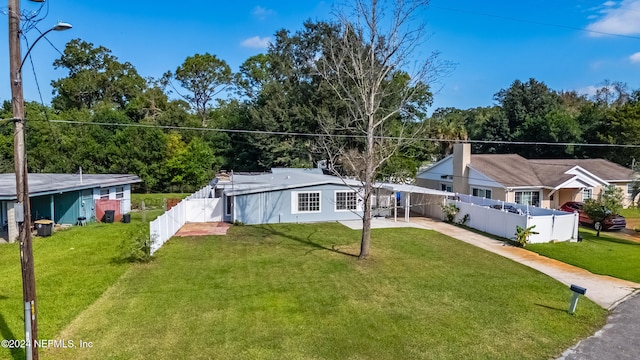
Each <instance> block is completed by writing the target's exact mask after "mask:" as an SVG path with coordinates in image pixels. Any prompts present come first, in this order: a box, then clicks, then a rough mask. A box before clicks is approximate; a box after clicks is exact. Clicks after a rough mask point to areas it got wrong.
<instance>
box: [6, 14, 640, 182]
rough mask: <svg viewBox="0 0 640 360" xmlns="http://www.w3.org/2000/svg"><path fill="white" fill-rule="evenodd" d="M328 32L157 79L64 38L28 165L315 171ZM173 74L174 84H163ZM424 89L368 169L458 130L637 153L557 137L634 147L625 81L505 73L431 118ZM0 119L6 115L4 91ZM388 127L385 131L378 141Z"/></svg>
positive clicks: (314, 30)
mask: <svg viewBox="0 0 640 360" xmlns="http://www.w3.org/2000/svg"><path fill="white" fill-rule="evenodd" d="M338 33H339V31H338V29H337V28H336V25H333V24H330V23H325V22H311V21H309V22H306V23H305V24H304V26H303V28H302V29H301V30H299V31H297V32H295V33H291V32H290V31H287V30H284V29H283V30H280V31H278V32H277V33H276V34H275V40H274V42H273V43H272V44H271V45H270V47H269V48H268V50H267V51H266V52H265V53H264V54H259V55H256V56H252V57H250V58H249V59H247V60H246V61H245V62H244V64H242V66H241V67H240V69H239V71H238V72H237V73H232V72H231V70H230V68H229V66H228V65H227V64H226V62H225V61H224V60H222V59H219V58H217V57H216V56H215V55H210V54H204V55H199V54H195V55H194V56H190V57H188V58H187V59H186V60H185V62H184V63H183V64H181V65H179V66H178V67H177V70H176V71H175V72H174V73H173V74H172V73H169V72H167V76H165V77H163V78H161V79H160V80H154V79H143V78H142V77H141V76H140V75H139V74H138V73H137V71H136V69H135V67H134V65H133V64H130V63H121V62H119V61H118V58H117V57H116V56H114V55H112V54H111V51H110V50H109V49H107V48H105V47H102V46H98V47H95V46H94V45H93V44H91V43H87V42H85V41H82V40H80V39H76V40H72V41H70V42H69V43H68V44H67V46H66V48H65V50H64V53H63V55H62V56H61V57H60V58H59V59H57V60H56V61H55V62H54V66H55V67H57V68H60V69H63V70H66V71H67V75H66V77H63V78H61V79H58V80H55V81H53V82H52V85H53V88H54V97H53V99H52V103H51V106H46V105H41V104H37V103H27V104H26V114H27V149H28V164H29V169H30V171H32V172H63V173H74V172H77V171H78V170H79V168H80V167H81V168H82V169H83V171H84V172H87V173H133V174H137V175H139V176H140V177H141V178H142V179H143V180H144V184H143V186H142V191H180V192H182V191H191V190H193V189H195V188H198V187H200V186H202V185H204V184H206V183H207V182H208V181H209V180H210V179H211V177H212V176H213V175H214V173H215V172H216V171H218V170H219V169H227V170H235V171H264V170H268V169H269V168H271V167H285V166H286V167H310V166H314V165H315V164H316V163H317V162H318V161H319V160H323V159H327V158H328V154H327V153H326V152H325V151H323V149H322V146H318V137H315V136H309V135H304V134H322V133H323V130H322V128H321V126H322V121H321V120H323V119H324V120H326V119H327V118H330V117H335V118H339V117H344V116H348V113H347V111H348V108H347V107H346V106H345V104H344V103H343V101H344V99H341V98H340V96H339V95H338V94H336V92H335V91H333V90H332V89H330V88H329V86H328V85H327V83H326V81H324V78H323V77H321V76H320V75H319V74H318V71H317V67H316V65H317V64H318V61H320V59H321V55H322V54H323V51H325V49H323V44H326V39H327V38H330V37H335V36H337V35H336V34H338ZM167 65H168V66H170V64H167ZM397 70H398V72H396V74H397V75H398V76H399V77H398V78H397V79H390V81H392V82H395V83H397V86H398V87H399V89H398V91H397V92H398V93H399V92H401V91H402V88H403V87H408V86H411V85H409V84H410V81H409V79H405V78H402V76H406V75H402V72H401V69H397ZM169 75H170V76H169ZM171 79H173V80H176V84H173V85H172V86H168V85H171V84H172V82H171ZM175 85H181V86H182V87H181V91H184V94H181V95H183V96H182V98H180V97H178V98H176V97H172V96H170V95H171V94H172V93H173V92H174V91H176V88H175V87H174V86H175ZM220 89H224V91H220ZM424 91H425V97H424V98H425V99H426V100H425V101H422V102H417V103H416V104H413V106H415V109H414V111H412V112H411V114H409V115H406V114H401V115H403V116H407V119H408V118H409V116H410V118H411V119H410V121H411V122H412V124H414V125H413V126H420V128H421V129H423V130H422V132H421V133H420V134H419V135H418V136H419V137H420V138H424V140H422V141H414V142H411V143H410V144H407V145H405V146H404V147H403V148H401V150H400V151H399V152H398V153H396V154H394V155H393V156H392V157H390V158H389V159H388V160H387V161H386V162H385V163H384V164H383V165H382V166H381V167H380V169H379V174H378V178H380V179H386V180H392V181H405V180H406V179H408V178H411V177H412V176H414V175H415V173H416V171H417V169H418V168H419V167H420V166H421V165H423V164H424V163H425V162H428V161H434V160H437V159H440V158H442V157H444V156H446V155H448V154H450V152H451V149H452V144H453V142H454V141H456V140H465V139H470V140H480V141H482V142H474V147H475V149H474V151H476V152H482V153H511V152H514V153H518V154H520V155H522V156H525V157H528V158H567V157H569V158H589V157H603V158H606V159H609V160H612V161H614V162H617V163H619V164H621V165H624V166H631V165H632V164H634V163H635V159H640V150H639V149H638V148H634V147H627V148H613V147H606V146H600V147H590V146H587V145H569V144H570V143H571V144H574V143H576V144H616V145H622V144H624V145H640V91H629V90H628V89H627V88H626V86H625V84H624V83H619V82H613V83H612V82H608V81H605V82H604V83H603V84H602V85H601V87H600V89H599V90H598V92H597V93H596V94H595V95H593V96H588V95H582V94H578V93H576V92H564V91H556V90H553V89H550V88H549V87H548V86H547V85H545V84H544V82H541V81H538V80H536V79H529V80H527V81H526V82H523V81H521V80H516V81H514V82H513V83H512V84H511V85H510V86H509V87H507V88H504V89H499V90H498V91H497V92H496V94H495V101H496V104H495V105H494V106H491V107H483V108H472V109H455V108H446V109H436V110H435V111H434V112H433V114H432V115H431V116H427V115H426V113H427V110H428V106H429V105H430V92H429V89H428V86H426V87H425V89H424ZM216 94H217V95H216ZM214 95H215V98H214ZM184 99H186V101H185V100H184ZM383 105H384V104H383ZM0 116H1V118H2V119H7V118H11V105H10V103H9V102H8V101H6V100H5V101H4V103H3V104H2V107H0ZM60 120H62V121H64V122H59V121H60ZM402 121H407V120H405V119H403V120H402ZM238 130H242V131H245V132H238ZM396 130H397V129H394V127H393V126H390V127H389V128H388V129H386V131H387V132H388V135H390V136H393V135H394V134H395V133H394V131H395V132H397V131H396ZM246 131H248V132H246ZM357 141H358V140H357V139H353V140H350V142H353V143H354V144H355V143H357ZM510 142H535V143H538V144H539V145H517V144H513V143H510ZM550 143H562V144H563V145H553V146H550V145H549V144H550ZM356 145H357V144H356ZM338 165H339V164H338ZM12 171H13V126H12V123H11V122H10V121H2V122H0V172H12Z"/></svg>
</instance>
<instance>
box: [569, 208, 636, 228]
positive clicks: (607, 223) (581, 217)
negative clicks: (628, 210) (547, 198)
mask: <svg viewBox="0 0 640 360" xmlns="http://www.w3.org/2000/svg"><path fill="white" fill-rule="evenodd" d="M582 206H584V203H582V202H580V201H569V202H566V203H564V204H562V206H560V210H562V211H566V212H577V213H578V221H579V222H580V224H582V225H585V226H595V224H594V221H593V219H591V218H590V217H589V215H587V214H585V213H584V211H582ZM626 226H627V220H626V219H625V218H624V216H622V215H617V214H611V215H608V216H607V217H606V218H605V219H604V221H603V222H602V230H622V229H624V228H625V227H626Z"/></svg>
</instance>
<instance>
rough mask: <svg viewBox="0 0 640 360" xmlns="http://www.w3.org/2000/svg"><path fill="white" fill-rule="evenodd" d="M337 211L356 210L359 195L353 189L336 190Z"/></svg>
mask: <svg viewBox="0 0 640 360" xmlns="http://www.w3.org/2000/svg"><path fill="white" fill-rule="evenodd" d="M335 200H336V211H345V210H356V209H357V208H358V196H357V194H356V193H355V192H353V191H336V199H335Z"/></svg>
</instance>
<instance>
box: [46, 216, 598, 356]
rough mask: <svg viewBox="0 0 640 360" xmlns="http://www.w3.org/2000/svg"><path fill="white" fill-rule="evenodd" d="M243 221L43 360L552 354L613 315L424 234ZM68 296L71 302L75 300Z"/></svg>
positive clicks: (196, 245)
mask: <svg viewBox="0 0 640 360" xmlns="http://www.w3.org/2000/svg"><path fill="white" fill-rule="evenodd" d="M359 235H360V232H358V231H353V230H349V229H347V228H345V227H343V226H342V225H339V224H313V225H312V224H305V225H273V226H269V225H264V226H235V227H232V228H231V229H230V230H229V233H228V235H227V236H218V237H197V238H196V237H193V238H174V239H172V240H171V241H169V242H167V243H166V244H165V245H164V246H163V248H162V249H160V250H159V251H158V253H157V257H156V259H155V260H154V261H153V262H152V263H149V264H139V265H134V266H133V267H131V268H130V270H129V271H127V272H126V273H125V275H124V276H123V277H122V278H121V279H120V280H119V281H118V282H117V284H116V285H114V286H113V287H112V288H111V289H109V291H108V292H107V293H106V294H105V295H104V296H103V297H101V298H100V299H99V300H98V301H97V302H96V303H95V304H94V305H93V306H91V307H90V308H89V309H88V310H87V311H86V312H84V313H83V314H82V315H81V316H80V317H79V318H77V319H76V320H75V321H73V323H71V325H70V326H68V327H67V328H66V329H65V330H64V331H63V332H62V333H60V334H58V335H57V336H56V337H57V338H62V339H74V340H76V341H78V340H79V339H82V340H83V341H91V342H92V343H93V348H91V349H48V350H47V351H44V352H43V353H42V354H41V356H42V357H43V358H45V359H105V358H110V359H197V358H202V359H209V358H216V359H415V358H436V359H460V358H478V359H515V358H517V359H548V358H550V357H554V356H557V355H559V354H560V353H561V352H562V351H563V350H565V349H566V348H568V347H569V346H571V345H573V344H575V342H577V341H578V340H579V339H580V338H583V337H586V336H588V335H590V334H592V333H593V332H595V331H596V330H597V329H598V328H599V327H601V326H602V325H603V324H604V322H605V317H606V315H607V312H606V311H605V310H604V309H602V308H600V307H599V306H597V305H596V304H594V303H593V302H591V301H589V300H588V299H583V300H581V302H580V304H579V307H578V311H577V313H576V315H574V316H571V315H569V314H567V311H566V309H567V307H568V301H569V298H570V291H569V290H568V289H567V287H566V286H564V285H562V284H560V283H558V282H556V281H555V280H553V279H551V278H549V277H547V276H545V275H543V274H541V273H539V272H536V271H534V270H532V269H530V268H527V267H525V266H522V265H520V264H517V263H514V262H512V261H510V260H507V259H505V258H502V257H500V256H498V255H495V254H492V253H489V252H486V251H483V250H481V249H478V248H475V247H473V246H471V245H468V244H466V243H463V242H461V241H458V240H455V239H452V238H449V237H447V236H444V235H442V234H439V233H436V232H433V231H428V230H420V229H409V228H403V229H385V230H374V231H373V246H372V251H371V253H372V258H371V259H369V260H366V261H359V260H357V259H356V258H355V257H353V256H349V255H345V254H344V253H343V252H346V253H356V251H357V249H358V240H359ZM70 295H71V294H70Z"/></svg>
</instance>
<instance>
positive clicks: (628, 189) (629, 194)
mask: <svg viewBox="0 0 640 360" xmlns="http://www.w3.org/2000/svg"><path fill="white" fill-rule="evenodd" d="M631 195H633V183H630V184H627V196H631Z"/></svg>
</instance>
